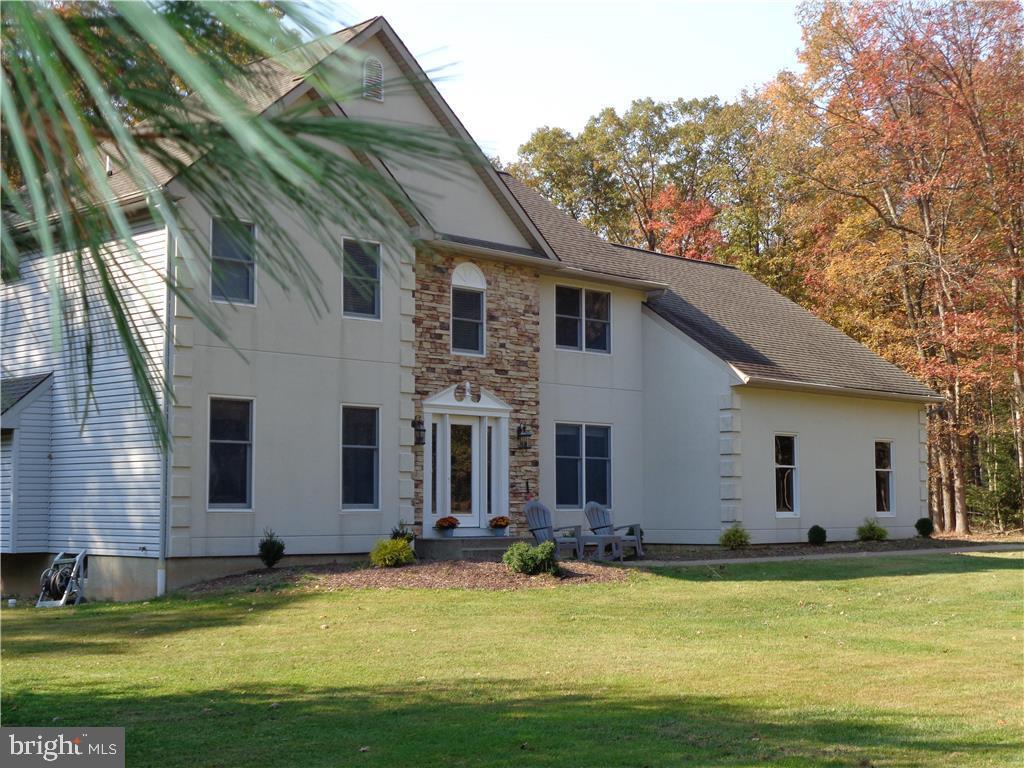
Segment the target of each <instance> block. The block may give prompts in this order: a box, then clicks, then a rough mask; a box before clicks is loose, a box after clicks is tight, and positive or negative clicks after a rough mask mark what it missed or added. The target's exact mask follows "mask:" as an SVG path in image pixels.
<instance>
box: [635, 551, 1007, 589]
mask: <svg viewBox="0 0 1024 768" xmlns="http://www.w3.org/2000/svg"><path fill="white" fill-rule="evenodd" d="M1000 555H1003V556H996V557H993V556H989V555H982V554H964V555H953V554H946V555H914V556H910V557H897V556H893V557H879V558H855V559H852V558H846V559H842V558H836V559H835V560H807V561H800V560H788V561H783V562H778V563H771V562H767V563H744V562H742V561H738V562H736V563H727V564H720V565H686V563H680V564H679V565H678V566H677V565H671V566H662V567H652V568H645V569H643V570H644V571H645V572H646V573H651V574H654V575H655V576H658V577H662V578H669V579H680V580H682V581H696V582H702V581H703V582H708V581H821V580H827V581H836V580H846V579H865V578H875V577H877V576H926V575H932V574H952V573H976V572H981V571H1024V553H1020V552H1004V553H1000ZM638 567H639V566H638Z"/></svg>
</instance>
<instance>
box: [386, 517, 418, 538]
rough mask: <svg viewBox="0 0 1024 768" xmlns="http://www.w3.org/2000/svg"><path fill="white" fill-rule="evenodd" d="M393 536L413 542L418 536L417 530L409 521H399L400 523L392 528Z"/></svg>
mask: <svg viewBox="0 0 1024 768" xmlns="http://www.w3.org/2000/svg"><path fill="white" fill-rule="evenodd" d="M391 538H392V539H405V540H406V541H408V542H411V541H412V540H413V539H415V538H416V532H415V531H414V530H413V529H412V527H411V526H410V525H409V524H408V523H405V522H399V524H398V525H396V526H395V527H394V528H392V529H391Z"/></svg>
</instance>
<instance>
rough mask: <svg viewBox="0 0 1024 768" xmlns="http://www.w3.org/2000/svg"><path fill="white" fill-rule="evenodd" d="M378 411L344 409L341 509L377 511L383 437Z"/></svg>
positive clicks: (357, 408) (360, 408)
mask: <svg viewBox="0 0 1024 768" xmlns="http://www.w3.org/2000/svg"><path fill="white" fill-rule="evenodd" d="M377 414H378V410H377V409H376V408H366V407H361V406H349V405H346V406H342V409H341V508H342V509H377V508H378V504H379V499H378V488H379V486H380V483H379V481H378V478H379V477H380V443H379V441H378V437H379V434H380V429H379V420H378V418H377Z"/></svg>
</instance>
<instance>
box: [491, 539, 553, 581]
mask: <svg viewBox="0 0 1024 768" xmlns="http://www.w3.org/2000/svg"><path fill="white" fill-rule="evenodd" d="M501 561H502V562H503V563H504V564H505V567H506V568H508V569H509V570H510V571H512V572H513V573H525V574H529V575H530V576H535V575H536V574H538V573H550V574H552V575H555V574H557V573H558V561H557V560H556V559H555V542H553V541H545V542H544V543H543V544H538V545H537V546H536V547H531V546H530V545H529V544H527V543H526V542H525V541H517V542H516V543H515V544H513V545H512V546H511V547H509V548H508V550H506V552H505V554H504V555H502V556H501Z"/></svg>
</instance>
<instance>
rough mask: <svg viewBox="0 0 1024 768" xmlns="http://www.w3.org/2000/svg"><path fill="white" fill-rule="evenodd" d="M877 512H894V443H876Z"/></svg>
mask: <svg viewBox="0 0 1024 768" xmlns="http://www.w3.org/2000/svg"><path fill="white" fill-rule="evenodd" d="M875 512H876V513H877V514H879V515H891V514H892V443H890V442H888V441H883V440H879V441H878V442H876V443H875Z"/></svg>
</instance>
